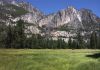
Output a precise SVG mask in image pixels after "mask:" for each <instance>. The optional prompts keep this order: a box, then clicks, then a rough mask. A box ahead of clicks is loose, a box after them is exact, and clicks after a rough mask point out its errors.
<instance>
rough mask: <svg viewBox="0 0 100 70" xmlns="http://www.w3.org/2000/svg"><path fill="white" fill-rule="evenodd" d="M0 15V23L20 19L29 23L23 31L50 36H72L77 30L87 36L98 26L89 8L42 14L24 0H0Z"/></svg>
mask: <svg viewBox="0 0 100 70" xmlns="http://www.w3.org/2000/svg"><path fill="white" fill-rule="evenodd" d="M0 15H1V16H2V17H0V23H6V24H8V23H11V21H12V22H16V21H18V20H19V19H22V20H24V21H25V22H27V23H29V25H28V26H27V29H26V30H25V33H31V34H41V35H42V36H45V37H52V38H66V39H67V38H69V37H73V38H74V37H76V35H77V33H78V32H80V33H81V35H82V36H84V37H88V36H89V34H90V33H91V32H92V31H94V30H96V31H97V30H99V28H100V26H99V25H100V18H99V17H97V16H96V15H95V14H94V13H93V12H92V11H91V10H88V9H80V10H77V9H75V8H74V7H72V6H70V7H68V8H66V9H63V10H60V11H58V12H57V13H53V14H49V15H44V14H43V13H42V12H41V11H40V10H38V9H37V8H35V7H33V6H32V5H31V4H30V3H27V2H25V1H24V0H0Z"/></svg>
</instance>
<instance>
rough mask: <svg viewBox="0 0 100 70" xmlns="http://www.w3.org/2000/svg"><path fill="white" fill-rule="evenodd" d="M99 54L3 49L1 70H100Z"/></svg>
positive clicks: (78, 51)
mask: <svg viewBox="0 0 100 70" xmlns="http://www.w3.org/2000/svg"><path fill="white" fill-rule="evenodd" d="M99 52H100V51H99V50H43V49H42V50H28V49H25V50H24V49H20V50H14V49H11V50H10V49H1V50H0V70H100V58H99V56H98V55H97V56H95V54H96V53H99ZM87 56H89V57H87Z"/></svg>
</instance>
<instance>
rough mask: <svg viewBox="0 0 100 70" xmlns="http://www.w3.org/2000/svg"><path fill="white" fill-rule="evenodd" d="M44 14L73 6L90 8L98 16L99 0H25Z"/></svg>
mask: <svg viewBox="0 0 100 70" xmlns="http://www.w3.org/2000/svg"><path fill="white" fill-rule="evenodd" d="M27 1H28V2H30V3H31V4H32V5H33V6H35V7H37V8H38V9H39V10H40V11H42V12H43V13H44V14H50V13H54V12H57V11H59V10H61V9H66V8H67V7H68V6H74V7H75V8H76V9H78V10H79V9H81V8H86V9H90V10H92V11H93V12H94V13H95V14H96V15H97V16H99V17H100V0H27Z"/></svg>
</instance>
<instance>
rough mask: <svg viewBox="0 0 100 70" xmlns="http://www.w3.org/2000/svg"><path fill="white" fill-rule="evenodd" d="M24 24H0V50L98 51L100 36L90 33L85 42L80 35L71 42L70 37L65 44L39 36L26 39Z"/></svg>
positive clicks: (21, 22) (34, 35)
mask: <svg viewBox="0 0 100 70" xmlns="http://www.w3.org/2000/svg"><path fill="white" fill-rule="evenodd" d="M25 24H26V23H25V22H24V21H22V20H19V21H18V22H16V25H15V26H12V24H9V25H8V26H6V25H4V24H0V48H15V49H100V34H99V35H97V33H96V32H95V31H93V32H92V34H91V36H90V39H89V40H88V41H87V42H86V41H84V40H83V37H82V36H81V34H80V33H77V37H76V39H75V40H73V39H72V38H71V37H70V38H69V40H68V42H67V43H66V42H65V41H64V40H62V39H60V38H59V39H58V40H53V39H52V38H45V37H42V36H41V35H39V34H37V35H36V34H32V36H31V37H27V34H25Z"/></svg>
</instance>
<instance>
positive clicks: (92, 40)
mask: <svg viewBox="0 0 100 70" xmlns="http://www.w3.org/2000/svg"><path fill="white" fill-rule="evenodd" d="M90 47H91V49H96V48H97V34H96V32H95V31H93V32H92V34H91V37H90Z"/></svg>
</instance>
